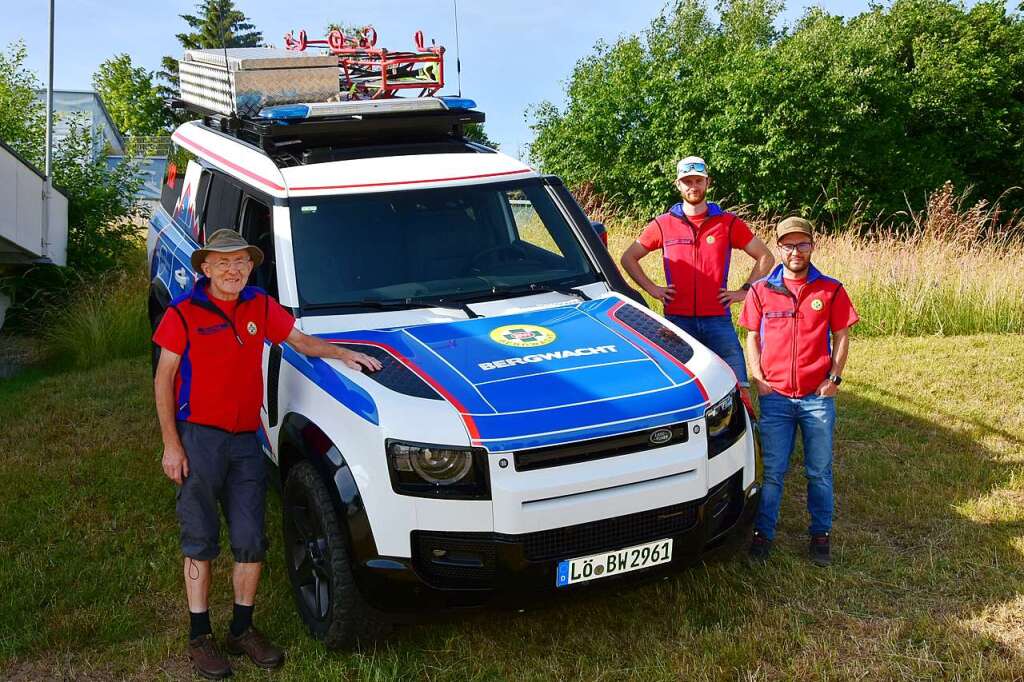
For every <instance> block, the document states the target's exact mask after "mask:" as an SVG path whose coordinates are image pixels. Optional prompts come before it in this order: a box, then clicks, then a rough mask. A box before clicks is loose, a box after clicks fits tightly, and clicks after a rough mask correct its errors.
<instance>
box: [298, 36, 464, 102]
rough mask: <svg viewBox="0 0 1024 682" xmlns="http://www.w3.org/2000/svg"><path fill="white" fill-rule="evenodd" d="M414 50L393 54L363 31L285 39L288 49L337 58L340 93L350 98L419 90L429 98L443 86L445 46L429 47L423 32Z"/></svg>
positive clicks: (433, 44)
mask: <svg viewBox="0 0 1024 682" xmlns="http://www.w3.org/2000/svg"><path fill="white" fill-rule="evenodd" d="M413 40H414V42H415V50H414V51H408V52H406V51H398V52H392V51H389V50H387V49H385V48H379V47H377V31H376V29H374V28H373V27H372V26H366V27H364V28H362V29H361V30H360V31H359V33H358V34H357V35H356V36H355V37H350V36H346V35H345V34H344V33H342V32H341V31H340V30H339V29H337V28H335V29H332V30H331V32H330V33H328V34H327V37H326V38H325V39H317V40H311V39H309V38H308V36H307V34H306V32H305V31H299V37H298V38H296V37H295V34H294V32H289V33H288V34H287V35H286V36H285V37H284V42H285V47H286V48H287V49H288V50H291V51H296V52H304V51H305V50H306V48H307V47H315V48H320V49H323V50H326V51H327V53H328V54H330V55H333V56H335V57H337V59H338V66H339V68H340V70H341V73H340V79H341V90H342V93H343V95H344V96H347V97H348V98H350V99H361V98H369V99H384V98H389V97H397V96H398V95H399V94H400V93H401V92H402V91H403V90H419V91H420V92H419V96H420V97H429V96H431V95H434V94H436V93H437V92H438V91H439V90H440V89H441V88H443V87H444V47H443V46H441V45H437V44H436V43H434V42H433V41H431V44H430V46H429V47H428V46H427V45H426V43H425V39H424V37H423V31H416V34H415V35H414V36H413Z"/></svg>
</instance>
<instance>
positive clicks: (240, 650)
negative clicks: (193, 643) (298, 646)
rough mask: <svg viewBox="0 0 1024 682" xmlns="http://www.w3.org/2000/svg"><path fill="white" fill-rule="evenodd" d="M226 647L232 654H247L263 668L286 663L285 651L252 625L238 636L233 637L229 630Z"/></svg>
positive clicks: (275, 666)
mask: <svg viewBox="0 0 1024 682" xmlns="http://www.w3.org/2000/svg"><path fill="white" fill-rule="evenodd" d="M224 648H226V649H227V650H228V653H229V654H231V655H232V656H239V655H241V654H245V655H246V656H248V657H249V660H250V661H252V662H253V663H255V664H256V665H258V666H259V667H261V668H267V669H270V668H277V667H279V666H280V665H281V664H282V663H284V651H282V650H281V648H280V647H277V646H274V644H273V643H272V642H271V641H270V640H269V639H267V637H266V635H264V634H263V633H262V632H260V631H259V630H257V629H256V628H254V627H251V626H250V627H249V629H248V630H246V631H245V632H243V633H242V634H241V635H239V636H238V637H233V636H232V635H231V633H230V632H229V633H228V636H227V637H225V638H224Z"/></svg>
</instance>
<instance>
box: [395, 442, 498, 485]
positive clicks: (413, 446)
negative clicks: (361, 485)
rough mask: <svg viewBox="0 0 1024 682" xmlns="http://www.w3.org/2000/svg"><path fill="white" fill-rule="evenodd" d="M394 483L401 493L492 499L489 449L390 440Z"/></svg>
mask: <svg viewBox="0 0 1024 682" xmlns="http://www.w3.org/2000/svg"><path fill="white" fill-rule="evenodd" d="M385 446H386V448H387V456H388V468H389V469H390V470H391V484H392V487H393V488H394V489H395V492H396V493H398V494H400V495H415V496H419V497H445V498H451V499H489V498H490V491H489V489H488V485H487V459H486V457H487V451H486V450H483V449H481V448H464V447H455V446H449V445H431V444H429V443H408V442H404V441H398V440H388V441H387V442H386V444H385Z"/></svg>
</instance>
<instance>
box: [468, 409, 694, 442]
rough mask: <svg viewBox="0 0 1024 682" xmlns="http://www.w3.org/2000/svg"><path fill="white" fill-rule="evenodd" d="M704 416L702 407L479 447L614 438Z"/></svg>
mask: <svg viewBox="0 0 1024 682" xmlns="http://www.w3.org/2000/svg"><path fill="white" fill-rule="evenodd" d="M703 416H704V407H703V406H701V407H700V408H694V409H689V410H679V411H677V412H670V413H668V414H658V415H652V416H644V417H636V418H633V419H629V420H627V421H622V422H618V423H610V424H598V425H594V426H587V427H582V428H577V429H572V430H567V431H560V432H558V433H546V434H544V433H536V434H525V435H521V436H517V437H514V438H502V439H498V438H490V439H486V438H485V439H481V441H480V443H479V444H480V445H482V446H484V447H486V448H487V449H488V450H490V451H491V452H511V451H515V450H525V449H528V448H539V447H547V446H550V445H561V444H564V443H573V442H577V441H582V440H590V439H593V438H601V437H603V436H615V435H618V434H620V433H627V432H629V431H643V430H646V429H656V428H659V427H662V426H668V425H670V424H678V423H679V422H684V421H692V420H694V419H700V418H701V417H703Z"/></svg>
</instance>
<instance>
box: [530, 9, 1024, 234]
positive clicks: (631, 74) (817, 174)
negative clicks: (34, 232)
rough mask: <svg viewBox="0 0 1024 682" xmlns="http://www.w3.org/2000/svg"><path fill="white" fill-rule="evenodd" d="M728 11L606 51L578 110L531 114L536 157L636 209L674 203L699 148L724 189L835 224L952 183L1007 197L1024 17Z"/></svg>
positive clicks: (1017, 165)
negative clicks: (677, 182) (792, 19)
mask: <svg viewBox="0 0 1024 682" xmlns="http://www.w3.org/2000/svg"><path fill="white" fill-rule="evenodd" d="M720 9H721V12H720V19H719V21H718V22H717V23H716V22H713V21H712V19H711V17H710V14H709V11H708V8H707V7H706V5H705V4H704V2H703V1H702V0H683V1H681V2H677V3H675V5H674V6H672V7H670V9H668V10H667V11H666V12H665V13H664V15H663V16H660V17H658V18H657V19H656V20H655V21H654V22H653V23H652V24H651V25H650V28H649V29H648V30H647V31H646V32H645V33H643V34H642V35H637V36H628V37H624V38H622V39H620V40H619V41H617V42H616V43H615V44H612V45H607V44H603V43H601V44H598V46H597V47H596V49H595V51H594V52H593V53H592V54H591V55H589V56H587V57H585V58H584V59H582V60H580V61H579V63H578V64H577V65H576V68H575V70H574V71H573V73H572V76H571V78H570V79H569V86H568V93H567V100H568V103H567V105H566V107H565V108H564V109H560V108H558V107H556V106H554V105H552V104H551V103H542V104H540V105H539V106H538V107H536V108H535V109H534V110H533V117H534V125H533V127H534V130H535V131H536V140H535V142H534V143H533V145H532V148H531V154H532V156H533V158H534V160H535V161H536V162H538V163H539V164H540V165H541V166H542V167H543V168H544V169H545V170H546V171H549V172H553V173H557V174H559V175H562V176H563V177H564V178H565V179H566V180H567V181H568V182H569V183H571V184H573V185H582V184H584V183H586V182H592V183H593V185H594V190H595V191H596V192H597V193H598V194H600V195H602V196H604V197H606V198H607V199H609V200H611V201H613V202H615V203H617V204H618V205H620V206H621V207H623V208H624V209H626V210H627V211H629V212H630V213H633V214H635V215H642V216H649V215H651V214H653V213H655V212H659V211H662V210H664V209H665V207H666V206H668V205H669V204H671V203H674V202H675V201H678V198H677V197H678V194H677V192H676V190H675V188H674V186H673V184H672V179H673V177H674V175H673V171H674V162H675V161H676V160H677V159H679V158H681V157H682V156H684V155H687V154H699V155H702V156H704V157H705V158H706V159H707V160H708V162H709V163H710V165H711V168H712V174H713V176H714V181H715V185H714V187H713V193H714V195H715V196H716V197H719V198H723V197H724V198H726V199H727V200H728V201H729V202H730V203H733V204H741V205H746V206H750V207H751V208H752V209H753V210H754V211H755V212H756V213H760V214H769V213H776V212H779V213H781V212H788V211H794V210H800V211H804V212H810V213H812V214H814V215H816V216H819V217H822V218H828V219H829V220H830V221H832V222H843V221H845V219H846V217H848V216H849V215H850V214H851V213H852V212H853V211H854V210H856V209H860V210H865V209H867V210H870V211H872V212H882V213H885V214H887V215H888V214H892V213H894V212H897V211H902V210H905V209H906V208H907V205H908V203H909V204H910V206H911V207H912V208H920V207H921V206H923V204H924V202H925V198H926V196H927V194H928V193H929V192H931V191H933V190H935V189H937V188H939V187H941V186H942V184H943V183H944V182H945V181H947V180H948V181H952V182H953V183H954V184H955V185H956V186H957V187H973V188H974V190H975V195H974V196H975V197H984V198H987V199H989V200H990V201H995V200H996V199H997V197H999V195H1000V194H1001V193H1002V192H1003V191H1004V190H1005V189H1006V188H1007V187H1010V186H1012V185H1016V184H1018V183H1020V181H1021V178H1022V177H1024V154H1022V153H1021V150H1022V148H1021V139H1024V20H1022V18H1021V16H1020V14H1019V13H1012V14H1008V13H1007V11H1006V5H1005V3H1003V2H996V1H988V2H980V3H978V4H976V5H974V6H973V7H971V8H970V10H966V9H965V8H964V7H963V5H961V4H959V3H956V2H952V1H951V0H896V1H895V2H894V3H893V4H892V5H891V6H888V7H886V6H883V5H873V6H872V7H871V9H870V10H869V11H867V12H864V13H863V14H860V15H858V16H856V17H853V18H851V19H848V20H844V19H843V18H841V17H837V16H832V15H829V14H828V13H827V12H825V11H824V10H822V9H820V8H814V9H810V10H808V12H807V13H806V14H805V15H804V16H803V17H802V19H800V20H799V21H798V22H797V23H796V24H795V25H793V26H790V27H784V28H783V29H781V30H778V29H776V28H775V26H776V20H777V18H778V15H779V12H780V11H781V9H782V4H781V3H779V2H775V1H774V0H729V1H727V2H725V3H724V4H723V5H721V6H720ZM1022 199H1024V197H1022V195H1021V194H1020V193H1017V194H1015V195H1012V196H1010V197H1008V201H1004V202H1003V203H1004V206H1007V207H1010V208H1013V207H1020V205H1021V203H1022ZM1013 202H1016V203H1013Z"/></svg>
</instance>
